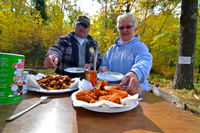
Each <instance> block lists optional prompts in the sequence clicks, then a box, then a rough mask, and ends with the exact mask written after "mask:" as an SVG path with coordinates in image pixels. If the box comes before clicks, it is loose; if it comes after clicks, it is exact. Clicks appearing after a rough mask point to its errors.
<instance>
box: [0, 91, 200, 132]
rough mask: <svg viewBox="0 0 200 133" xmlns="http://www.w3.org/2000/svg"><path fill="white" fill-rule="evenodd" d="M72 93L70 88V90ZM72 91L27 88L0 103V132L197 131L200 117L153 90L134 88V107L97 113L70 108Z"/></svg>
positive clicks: (80, 108) (199, 125) (199, 126)
mask: <svg viewBox="0 0 200 133" xmlns="http://www.w3.org/2000/svg"><path fill="white" fill-rule="evenodd" d="M73 92H74V91H73ZM73 92H66V93H61V94H43V93H38V92H33V91H28V92H27V94H25V95H23V97H22V100H21V101H20V102H17V103H13V104H9V105H0V132H3V133H13V132H16V133H44V132H45V133H46V132H48V133H132V132H134V133H137V132H139V133H143V132H160V133H167V132H168V133H179V132H181V133H182V132H184V133H190V132H191V133H198V132H199V131H200V120H199V119H198V118H197V117H196V116H194V115H192V114H191V113H190V112H188V111H185V110H181V109H179V108H177V107H175V106H174V105H172V104H171V103H169V102H166V101H165V100H163V99H162V98H160V97H158V96H156V95H155V94H153V93H150V92H148V91H145V90H143V89H141V88H138V90H137V93H138V94H139V97H141V98H143V99H142V100H141V101H139V104H138V106H137V107H135V108H133V109H131V110H129V111H125V112H120V113H100V112H95V111H90V110H87V109H85V108H82V107H74V106H73V102H72V99H71V94H72V93H73ZM44 95H45V96H47V95H48V96H53V99H51V100H50V101H49V102H47V103H45V104H40V105H38V106H37V107H35V108H33V109H32V110H30V111H28V112H27V113H25V114H24V115H22V116H20V117H18V118H17V119H14V120H12V121H6V118H8V117H10V116H12V115H14V114H16V113H18V112H20V111H22V110H24V109H26V108H28V107H30V106H32V105H33V104H35V103H36V102H37V101H39V99H40V97H41V96H44Z"/></svg>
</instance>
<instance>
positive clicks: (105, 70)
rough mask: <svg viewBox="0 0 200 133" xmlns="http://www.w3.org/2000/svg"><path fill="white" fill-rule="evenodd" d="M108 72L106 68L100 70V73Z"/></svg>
mask: <svg viewBox="0 0 200 133" xmlns="http://www.w3.org/2000/svg"><path fill="white" fill-rule="evenodd" d="M108 71H109V70H108V68H107V67H102V68H101V69H100V72H102V73H103V72H108Z"/></svg>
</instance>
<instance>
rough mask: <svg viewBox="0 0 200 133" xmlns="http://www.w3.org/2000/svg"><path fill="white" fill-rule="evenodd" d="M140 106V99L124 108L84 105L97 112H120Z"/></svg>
mask: <svg viewBox="0 0 200 133" xmlns="http://www.w3.org/2000/svg"><path fill="white" fill-rule="evenodd" d="M137 106H138V101H137V102H135V103H134V104H132V105H131V106H128V107H123V108H120V107H118V108H110V107H83V108H85V109H88V110H91V111H95V112H101V113H120V112H125V111H129V110H132V109H134V108H135V107H137Z"/></svg>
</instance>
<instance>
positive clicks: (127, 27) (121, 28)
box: [118, 25, 133, 30]
mask: <svg viewBox="0 0 200 133" xmlns="http://www.w3.org/2000/svg"><path fill="white" fill-rule="evenodd" d="M132 27H133V26H131V25H127V26H126V27H124V26H122V27H119V28H118V29H119V30H123V29H124V28H126V29H130V28H132Z"/></svg>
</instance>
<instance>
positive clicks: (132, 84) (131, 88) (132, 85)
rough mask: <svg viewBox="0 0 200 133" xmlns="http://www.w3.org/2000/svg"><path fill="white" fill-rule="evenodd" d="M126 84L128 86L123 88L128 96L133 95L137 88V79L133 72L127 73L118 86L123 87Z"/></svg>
mask: <svg viewBox="0 0 200 133" xmlns="http://www.w3.org/2000/svg"><path fill="white" fill-rule="evenodd" d="M127 82H129V85H128V86H127V87H125V89H124V90H125V91H127V92H128V93H129V94H134V93H135V90H136V89H137V88H138V86H139V85H138V77H137V75H136V74H135V73H134V72H128V73H127V74H126V75H125V76H124V79H123V80H122V81H121V83H120V84H119V85H120V86H123V85H125V84H126V83H127Z"/></svg>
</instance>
